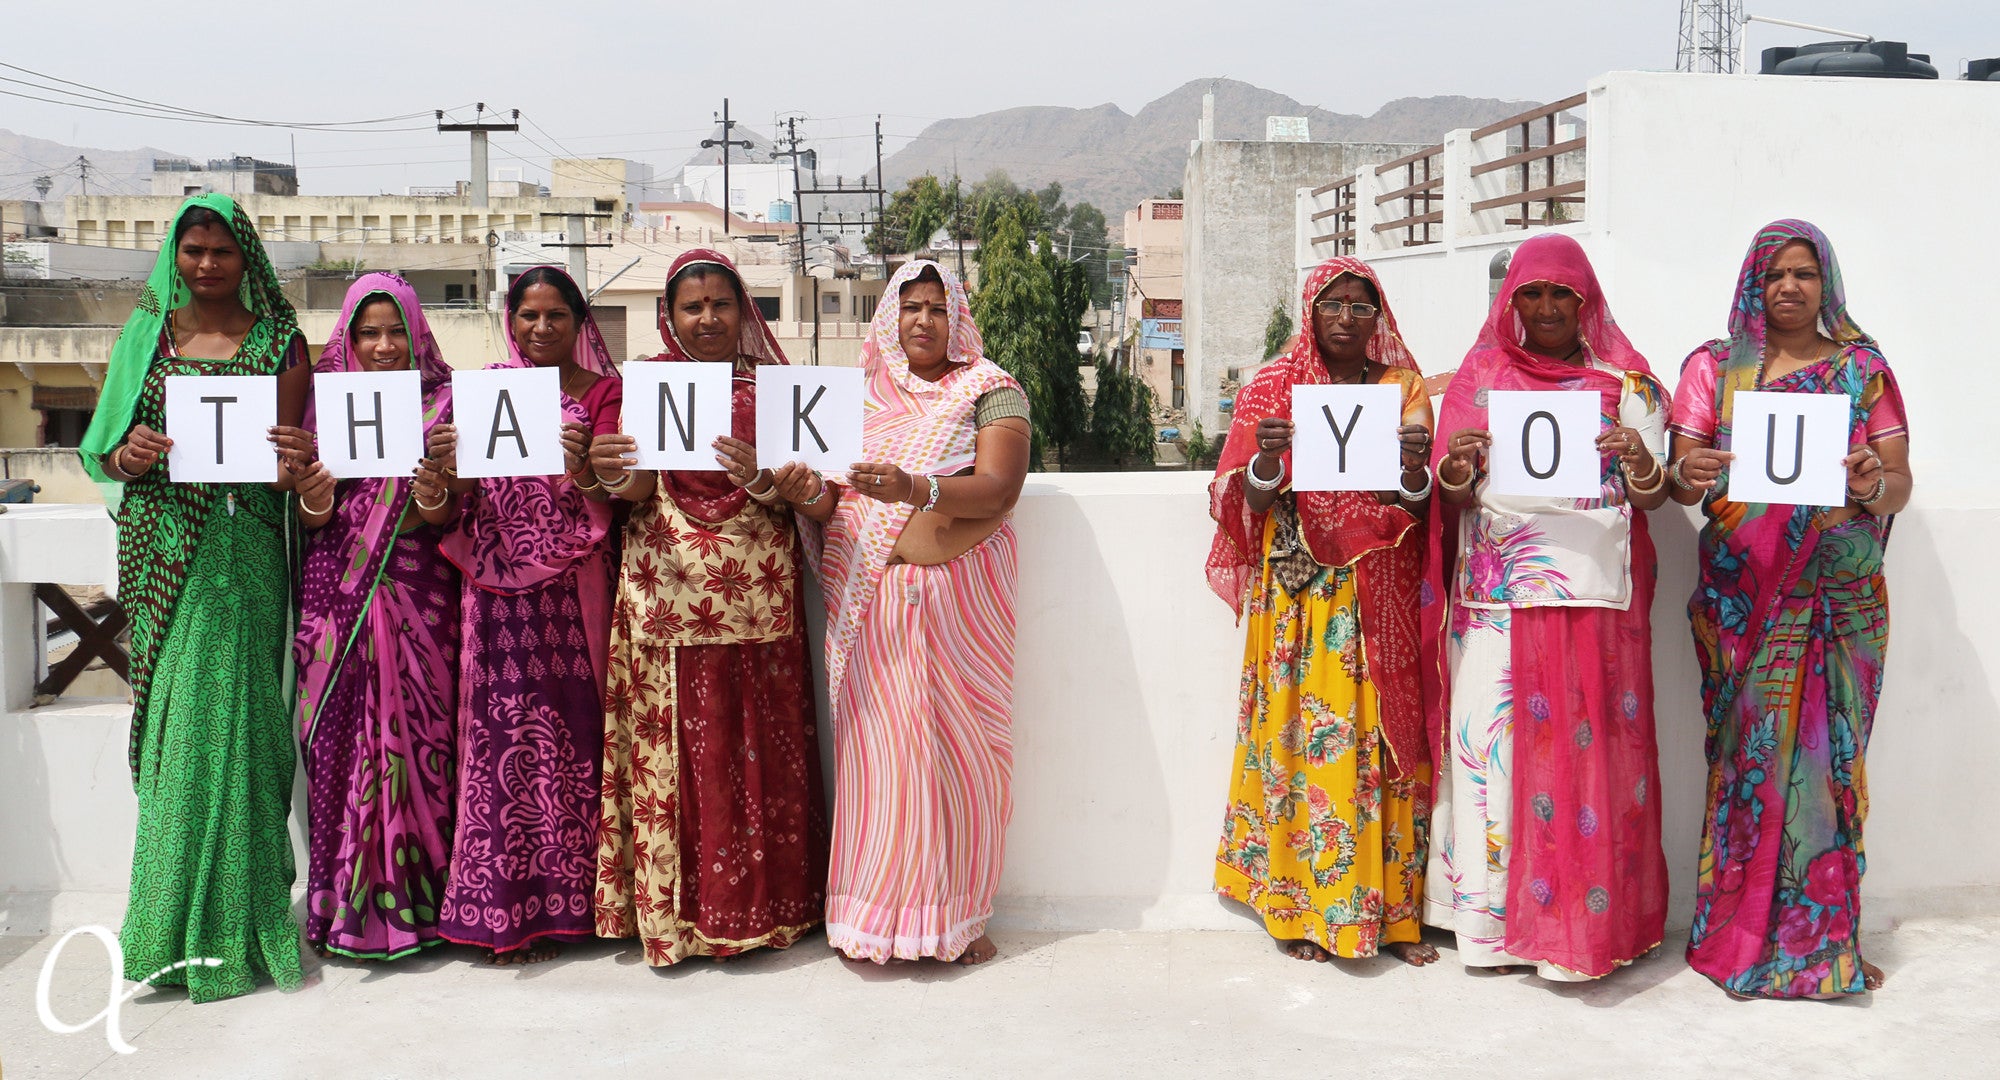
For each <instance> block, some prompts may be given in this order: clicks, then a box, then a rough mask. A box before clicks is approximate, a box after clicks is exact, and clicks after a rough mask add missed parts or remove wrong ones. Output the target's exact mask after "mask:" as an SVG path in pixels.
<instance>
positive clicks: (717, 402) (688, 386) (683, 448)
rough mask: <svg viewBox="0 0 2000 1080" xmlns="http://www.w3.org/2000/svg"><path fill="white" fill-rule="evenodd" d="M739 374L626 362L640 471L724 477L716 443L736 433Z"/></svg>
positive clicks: (709, 367)
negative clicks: (735, 396) (734, 415)
mask: <svg viewBox="0 0 2000 1080" xmlns="http://www.w3.org/2000/svg"><path fill="white" fill-rule="evenodd" d="M735 371H736V365H734V364H704V363H691V362H688V361H685V360H674V361H669V360H628V361H626V363H625V407H624V409H625V411H624V417H623V424H624V428H625V434H627V435H630V436H632V437H633V438H634V439H637V440H638V442H639V449H638V451H637V452H635V453H634V454H633V455H632V456H633V464H634V467H636V468H640V469H680V470H685V471H688V472H719V471H721V470H722V466H720V465H718V464H716V463H715V440H716V439H717V438H718V437H720V436H723V435H727V434H729V432H730V417H731V412H732V409H733V398H732V396H733V394H734V393H735V390H736V388H735V386H734V385H733V380H734V375H735ZM758 464H759V465H762V464H764V462H762V461H759V462H758Z"/></svg>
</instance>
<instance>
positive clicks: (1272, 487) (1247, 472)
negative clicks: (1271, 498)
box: [1243, 454, 1285, 491]
mask: <svg viewBox="0 0 2000 1080" xmlns="http://www.w3.org/2000/svg"><path fill="white" fill-rule="evenodd" d="M1262 460H1264V455H1262V454H1259V455H1257V456H1256V457H1253V458H1251V459H1250V464H1248V465H1246V466H1244V467H1243V482H1244V483H1246V484H1249V485H1250V486H1251V487H1253V488H1256V489H1257V490H1258V491H1276V490H1278V485H1279V484H1282V483H1284V482H1285V459H1284V458H1279V459H1278V475H1276V476H1273V477H1271V478H1270V479H1269V480H1266V479H1264V478H1263V477H1261V476H1258V475H1257V463H1258V462H1259V461H1262Z"/></svg>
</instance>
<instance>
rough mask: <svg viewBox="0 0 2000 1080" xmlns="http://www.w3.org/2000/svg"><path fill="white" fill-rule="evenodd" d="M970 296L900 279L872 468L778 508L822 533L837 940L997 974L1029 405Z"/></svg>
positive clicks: (830, 919)
mask: <svg viewBox="0 0 2000 1080" xmlns="http://www.w3.org/2000/svg"><path fill="white" fill-rule="evenodd" d="M982 350H983V345H982V343H981V341H980V337H979V329H978V328H977V327H976V326H974V325H973V322H972V309H971V306H970V305H969V304H967V303H966V297H965V287H964V286H963V285H961V284H959V281H958V279H957V278H955V277H953V276H952V275H951V272H950V271H948V270H945V269H944V268H943V267H941V266H939V265H937V264H936V263H933V262H928V261H923V260H915V261H912V262H910V263H909V264H908V265H906V266H904V267H903V268H902V269H900V270H898V271H897V272H896V274H895V276H894V277H892V278H890V279H889V283H888V287H887V288H886V289H884V290H883V294H882V303H881V304H880V306H878V307H877V308H876V309H875V319H874V322H873V324H872V325H871V326H870V327H869V330H868V339H867V340H866V341H865V342H863V343H862V349H861V362H862V367H863V368H864V369H865V373H866V376H867V380H868V383H867V410H866V413H865V416H864V419H863V421H862V444H863V452H864V453H865V454H866V455H867V456H868V457H869V459H870V460H868V461H862V462H856V463H855V464H854V466H853V467H852V468H851V469H849V470H848V475H847V480H846V482H844V483H835V482H832V481H827V480H823V479H821V478H820V477H819V475H818V474H816V473H814V472H812V471H811V470H809V469H807V468H805V467H804V466H803V465H801V464H799V463H796V462H792V463H787V464H786V465H784V466H783V467H781V468H779V469H778V470H777V472H776V474H775V477H774V479H775V481H776V483H777V485H778V491H779V493H780V494H781V495H782V496H783V497H784V498H785V499H786V500H787V501H788V502H789V503H790V504H791V505H792V506H794V507H795V508H797V509H798V511H799V512H800V513H802V514H804V515H805V516H806V517H807V518H809V519H811V520H812V521H816V522H825V523H826V530H825V536H824V538H823V543H824V546H823V548H822V547H821V546H820V540H821V538H820V537H818V536H816V535H814V533H816V532H817V531H818V530H809V531H808V533H807V537H806V539H807V542H808V545H809V548H810V549H811V550H812V552H813V556H814V563H815V569H816V570H817V572H818V574H819V579H820V582H821V587H822V591H823V592H824V593H825V597H826V610H827V619H826V667H827V685H828V697H829V700H830V701H831V702H832V705H833V735H834V759H835V770H836V771H835V782H834V806H833V854H832V857H831V860H830V863H831V870H830V873H829V875H828V880H827V889H826V892H827V897H826V936H827V941H828V942H830V943H831V944H832V945H833V947H834V948H836V949H839V950H840V951H841V952H842V953H844V954H846V955H847V957H848V958H849V959H857V960H873V961H875V962H876V963H886V962H887V961H889V960H891V959H902V960H914V959H918V958H922V957H931V958H935V959H938V960H944V961H953V960H955V961H957V962H959V963H964V964H977V963H980V962H982V961H985V960H989V959H991V958H992V957H993V954H994V947H993V942H992V940H991V939H990V938H988V937H987V936H986V921H987V919H989V918H990V917H992V914H993V893H994V890H995V889H996V888H997V887H998V885H999V882H1000V859H1001V850H1002V844H1003V841H1004V840H1005V838H1006V832H1007V819H1008V817H1009V816H1010V814H1011V813H1012V810H1013V799H1012V795H1011V792H1010V783H1011V777H1012V772H1013V762H1014V758H1013V735H1012V728H1013V716H1012V713H1013V695H1014V685H1013V683H1014V587H1015V572H1016V570H1017V568H1018V566H1019V554H1018V552H1017V550H1016V547H1015V542H1014V528H1013V525H1012V523H1011V521H1010V511H1011V510H1012V509H1013V506H1014V501H1015V500H1016V499H1017V498H1019V497H1020V494H1021V482H1022V480H1023V479H1024V478H1025V477H1026V476H1027V472H1028V440H1029V427H1028V402H1027V399H1026V397H1025V396H1024V395H1023V394H1022V393H1021V388H1020V384H1019V383H1017V382H1015V381H1014V378H1013V376H1011V375H1008V374H1007V373H1006V372H1005V371H1002V370H1001V369H1000V366H999V365H997V364H995V363H993V362H992V361H990V360H988V359H986V357H985V356H984V355H983V354H982Z"/></svg>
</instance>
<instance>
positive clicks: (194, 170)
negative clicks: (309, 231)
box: [153, 157, 299, 199]
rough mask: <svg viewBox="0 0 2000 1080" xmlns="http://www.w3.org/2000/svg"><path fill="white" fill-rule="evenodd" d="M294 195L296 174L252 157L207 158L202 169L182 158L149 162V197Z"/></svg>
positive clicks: (199, 165)
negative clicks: (151, 170)
mask: <svg viewBox="0 0 2000 1080" xmlns="http://www.w3.org/2000/svg"><path fill="white" fill-rule="evenodd" d="M211 192H221V193H222V194H224V195H297V194H298V193H299V173H298V170H297V169H295V168H293V167H292V166H290V165H282V164H279V163H278V162H275V161H260V160H258V159H257V158H253V157H231V158H210V159H209V160H208V163H207V164H206V165H204V164H202V163H201V162H199V161H189V160H187V159H185V158H154V159H153V194H155V195H171V196H173V197H174V198H176V199H185V198H187V197H188V196H190V195H207V194H209V193H211Z"/></svg>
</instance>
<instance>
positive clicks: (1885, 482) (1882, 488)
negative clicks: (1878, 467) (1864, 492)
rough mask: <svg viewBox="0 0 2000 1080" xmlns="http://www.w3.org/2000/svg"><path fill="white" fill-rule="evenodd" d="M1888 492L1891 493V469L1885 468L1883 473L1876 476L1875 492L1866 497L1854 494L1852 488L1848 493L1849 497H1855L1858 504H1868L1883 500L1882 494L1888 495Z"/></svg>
mask: <svg viewBox="0 0 2000 1080" xmlns="http://www.w3.org/2000/svg"><path fill="white" fill-rule="evenodd" d="M1888 493H1889V470H1887V469H1883V470H1882V475H1880V476H1878V477H1876V478H1875V493H1874V494H1872V495H1870V496H1868V497H1867V498H1865V499H1864V498H1861V497H1860V496H1858V495H1856V494H1854V492H1853V491H1851V490H1850V491H1849V492H1848V493H1847V497H1848V498H1850V499H1853V500H1854V503H1855V505H1856V506H1868V505H1870V504H1872V503H1878V502H1881V501H1882V496H1884V495H1887V494H1888Z"/></svg>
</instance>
